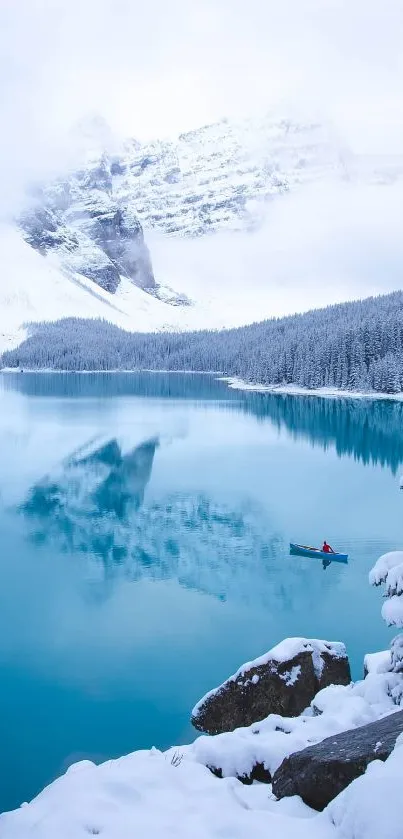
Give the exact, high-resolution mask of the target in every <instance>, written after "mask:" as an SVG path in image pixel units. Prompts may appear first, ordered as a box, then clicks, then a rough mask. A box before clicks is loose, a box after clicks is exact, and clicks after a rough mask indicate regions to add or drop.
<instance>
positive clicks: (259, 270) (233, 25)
mask: <svg viewBox="0 0 403 839" xmlns="http://www.w3.org/2000/svg"><path fill="white" fill-rule="evenodd" d="M402 31H403V6H402V4H401V3H400V2H399V0H385V2H383V3H380V0H367V2H364V0H282V2H281V3H278V2H275V0H250V2H249V3H248V4H245V3H244V2H242V0H204V2H203V3H199V4H190V3H189V2H188V0H171V2H170V3H169V4H166V3H165V2H163V0H149V2H147V3H140V2H133V0H2V4H1V9H0V79H1V90H0V114H1V117H2V133H1V138H0V161H1V162H0V178H1V182H2V196H1V199H0V215H1V216H2V217H3V218H4V217H6V218H7V217H10V216H11V215H12V214H13V213H15V212H16V211H17V210H18V208H19V207H20V205H21V201H22V196H23V195H24V191H25V188H26V185H27V183H29V182H31V181H32V180H34V179H40V178H43V177H51V176H52V175H54V174H56V173H57V172H58V171H60V170H61V169H62V168H64V167H66V165H72V163H73V162H74V161H75V160H76V159H78V155H79V143H78V142H77V136H78V135H77V133H75V134H72V133H71V128H72V126H74V125H75V123H76V122H77V121H79V120H81V119H82V118H83V117H85V116H87V115H88V114H101V115H102V116H103V117H104V118H105V119H106V120H107V121H108V123H109V124H110V126H111V130H112V132H113V133H116V134H117V135H119V136H123V135H134V136H136V137H138V138H140V139H144V140H147V139H148V138H152V137H156V136H172V135H175V134H176V133H177V132H179V131H182V130H186V129H189V128H192V127H197V126H199V125H202V124H205V123H207V122H209V121H213V120H215V119H219V118H220V117H222V116H224V115H226V116H231V115H235V116H239V115H248V114H256V113H264V112H266V111H267V110H268V109H273V110H274V111H276V109H279V110H281V112H282V113H289V114H291V115H296V116H297V118H298V117H299V116H302V117H303V118H312V117H313V118H319V119H323V120H325V121H329V122H330V123H331V125H332V128H333V132H334V137H335V138H337V142H340V144H341V145H342V146H343V147H344V148H346V147H347V148H350V149H352V150H353V151H354V152H355V153H356V154H358V155H362V156H363V159H365V158H366V156H367V155H371V154H377V155H383V156H384V158H387V157H388V156H389V155H395V154H400V152H401V149H402V147H403V108H402V98H403V92H402V91H403V52H402V40H401V33H402ZM401 199H402V194H401V187H399V186H397V185H395V186H387V187H386V186H383V185H382V186H376V185H374V186H372V187H368V186H366V185H365V184H364V185H362V186H360V185H359V184H357V183H355V184H354V185H353V187H351V192H350V193H349V194H347V193H346V189H345V188H344V187H341V186H340V184H333V183H327V184H324V185H323V190H322V191H319V192H317V191H314V190H310V189H305V190H304V191H303V192H301V193H300V194H299V195H297V196H296V197H295V198H291V199H286V200H283V199H281V200H278V201H277V202H276V203H275V206H274V207H269V209H268V213H267V216H266V217H265V222H264V225H263V227H262V229H261V231H260V232H259V233H256V234H254V235H253V236H246V235H240V236H238V237H237V238H236V239H235V238H234V237H229V236H227V235H224V234H220V235H219V236H217V237H216V238H215V240H214V241H213V240H209V241H206V242H172V241H169V242H167V241H162V242H157V244H156V250H155V251H154V252H153V250H152V256H153V258H154V261H156V263H157V266H158V272H159V273H160V274H161V272H162V274H163V276H161V277H160V279H161V280H162V281H165V282H169V283H170V284H171V285H173V286H174V288H178V286H180V285H181V282H180V280H181V277H182V275H186V276H184V279H183V283H182V285H184V284H186V283H187V284H189V283H190V284H191V282H195V283H196V282H199V278H200V282H201V281H202V280H203V282H205V283H206V284H207V285H209V284H211V285H213V286H214V285H215V284H217V283H219V282H221V283H222V282H223V280H225V281H226V282H227V281H228V283H232V284H233V287H234V288H237V287H238V286H244V285H245V281H246V279H247V278H248V277H251V276H252V277H253V282H255V281H256V282H258V284H260V285H261V284H263V285H264V287H265V289H266V290H267V285H266V284H267V282H268V281H269V280H270V283H271V286H272V287H271V295H272V297H271V299H272V300H273V296H274V298H276V295H277V287H278V286H281V287H282V288H283V289H284V288H285V289H286V293H287V295H289V290H290V289H291V290H292V291H293V299H295V305H296V306H298V307H300V305H302V304H303V303H305V302H306V300H307V297H309V299H310V296H312V300H313V301H314V300H315V289H316V288H317V289H318V299H319V297H320V300H321V302H327V301H328V300H329V301H332V300H334V299H336V298H337V299H339V298H341V297H345V296H354V295H355V294H356V292H359V293H360V294H366V293H369V292H371V291H375V290H382V289H389V288H392V287H393V288H394V287H397V285H399V284H400V279H399V264H401V256H402V246H401V244H400V241H399V235H398V229H397V221H396V219H397V217H398V215H399V213H400V210H399V207H401V206H402V202H401ZM400 214H401V213H400ZM148 240H149V241H150V244H151V243H152V241H153V240H155V236H152V235H151V236H148ZM163 258H165V259H166V263H165V265H162V264H161V262H162V259H163ZM175 260H177V261H176V262H175ZM190 270H192V271H193V270H194V272H195V276H194V277H189V271H190ZM175 276H176V277H178V279H179V282H174V280H175ZM301 283H304V284H305V286H306V293H307V296H306V294H305V292H304V294H303V299H302V298H301V300H300V301H299V298H298V295H299V288H300V286H301ZM311 290H312V295H311V294H310V292H311ZM322 298H323V299H322ZM282 300H283V298H281V300H280V299H279V302H278V303H273V308H277V309H279V310H283V308H284V306H283V302H282ZM288 301H289V297H288ZM288 305H290V303H289V302H288Z"/></svg>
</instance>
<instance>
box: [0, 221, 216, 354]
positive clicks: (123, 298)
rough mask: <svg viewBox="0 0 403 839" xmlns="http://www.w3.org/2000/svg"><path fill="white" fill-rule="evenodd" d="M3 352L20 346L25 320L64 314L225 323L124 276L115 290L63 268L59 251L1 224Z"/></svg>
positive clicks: (170, 325)
mask: <svg viewBox="0 0 403 839" xmlns="http://www.w3.org/2000/svg"><path fill="white" fill-rule="evenodd" d="M0 254H1V259H2V272H1V277H0V351H2V350H5V349H11V348H12V347H15V346H17V345H18V344H19V343H20V342H21V341H22V340H24V337H25V335H26V331H25V329H24V325H25V324H29V323H33V322H39V321H53V320H58V319H59V318H63V317H83V318H104V319H105V320H108V321H110V322H111V323H114V324H116V325H117V326H120V327H122V328H123V329H127V330H129V331H140V332H148V331H158V330H162V329H173V330H181V329H195V328H197V327H199V326H201V325H203V324H204V325H206V326H212V327H219V326H223V325H224V324H223V323H222V319H220V315H219V314H218V313H215V312H214V310H212V309H211V308H210V307H209V305H208V302H207V303H206V304H205V305H202V304H200V305H197V304H195V306H184V307H179V306H171V305H169V304H167V303H163V302H162V301H161V300H158V299H157V298H155V297H153V296H151V295H150V294H147V293H146V292H144V291H143V290H142V289H140V288H138V287H137V286H135V285H133V283H131V282H130V281H129V280H128V279H125V278H122V280H121V283H120V285H119V288H118V290H117V292H116V293H115V294H110V293H109V292H108V291H105V290H104V289H102V288H101V287H100V286H98V285H97V284H96V283H94V282H93V281H92V280H90V279H87V278H86V277H84V276H82V275H79V274H76V275H72V274H69V273H67V272H65V271H63V270H62V268H61V266H60V263H59V261H58V257H57V255H56V256H54V257H52V256H51V255H49V256H46V257H45V256H42V255H41V254H39V253H38V252H37V251H35V250H34V249H33V248H32V247H31V246H30V245H28V244H27V243H26V242H24V240H23V238H22V236H21V234H20V233H19V232H18V230H16V229H15V228H13V227H11V226H8V225H3V226H2V227H1V228H0Z"/></svg>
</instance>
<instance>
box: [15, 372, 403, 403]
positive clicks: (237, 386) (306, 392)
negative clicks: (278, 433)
mask: <svg viewBox="0 0 403 839" xmlns="http://www.w3.org/2000/svg"><path fill="white" fill-rule="evenodd" d="M2 373H4V374H7V373H15V374H17V373H18V374H20V375H25V376H26V375H31V376H32V375H35V374H40V375H42V374H47V375H49V374H57V375H63V374H64V375H66V376H72V375H79V376H94V375H98V376H99V375H102V376H106V375H119V374H121V375H123V374H124V375H135V374H138V373H154V374H156V375H159V374H162V373H164V374H169V375H172V376H178V375H180V376H212V377H214V378H215V379H216V381H218V382H224V383H225V384H226V385H227V386H228V387H229V388H231V390H240V391H244V392H247V391H249V392H251V393H267V394H272V395H274V396H275V395H276V394H278V395H283V396H316V397H318V398H322V399H372V400H376V399H379V400H387V401H392V402H403V391H399V393H385V392H383V391H376V390H367V391H364V390H338V389H337V388H330V387H321V388H305V387H301V386H299V385H292V384H284V385H274V384H273V385H263V384H258V383H256V384H254V383H252V382H247V381H245V380H244V379H240V378H238V377H237V376H223V375H222V373H221V372H220V371H218V370H164V369H163V368H162V369H161V370H150V369H147V368H145V367H141V368H138V369H136V370H133V369H131V370H117V369H113V370H60V369H57V370H56V369H53V368H46V367H42V368H40V369H38V370H32V369H23V370H21V369H20V368H18V367H3V368H0V374H2Z"/></svg>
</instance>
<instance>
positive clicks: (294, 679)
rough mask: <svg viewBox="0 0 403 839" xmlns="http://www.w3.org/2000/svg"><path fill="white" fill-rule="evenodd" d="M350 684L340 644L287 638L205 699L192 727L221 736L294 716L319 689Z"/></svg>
mask: <svg viewBox="0 0 403 839" xmlns="http://www.w3.org/2000/svg"><path fill="white" fill-rule="evenodd" d="M350 680H351V675H350V665H349V662H348V658H347V654H346V648H345V646H344V644H342V643H340V642H329V641H317V640H307V639H306V638H288V639H287V640H286V641H283V642H282V643H281V644H278V645H277V646H276V647H274V648H273V649H272V650H269V652H268V653H266V654H265V655H263V656H261V657H260V658H257V659H256V660H255V661H250V662H248V663H247V664H244V665H242V667H241V668H240V669H239V670H238V671H237V673H235V674H234V675H233V676H231V677H230V678H229V679H227V681H226V682H224V684H222V685H221V686H220V687H218V688H216V689H215V690H213V691H210V692H209V693H208V694H207V695H206V696H204V697H203V699H201V700H200V702H198V704H197V705H196V707H195V708H194V709H193V711H192V723H193V725H194V726H195V728H197V729H199V730H200V731H205V732H207V733H208V734H219V733H222V732H224V731H233V730H234V729H235V728H239V727H240V726H247V725H251V724H252V723H254V722H257V721H258V720H261V719H264V718H265V717H267V716H268V715H269V714H282V715H284V716H291V717H292V716H297V715H298V714H300V713H301V712H302V711H303V710H304V709H305V708H306V707H307V706H308V705H309V704H310V702H311V701H312V699H313V697H314V696H315V694H316V693H317V692H318V691H319V690H321V689H322V688H324V687H327V685H329V684H344V685H346V684H349V682H350Z"/></svg>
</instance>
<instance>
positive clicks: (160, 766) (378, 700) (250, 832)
mask: <svg viewBox="0 0 403 839" xmlns="http://www.w3.org/2000/svg"><path fill="white" fill-rule="evenodd" d="M370 582H371V583H372V584H373V585H381V584H385V586H386V597H387V599H388V600H387V602H388V603H389V604H390V603H393V609H392V613H393V614H391V615H390V614H385V609H384V610H383V612H384V615H383V616H384V618H385V619H386V620H387V622H388V623H390V624H395V625H396V626H397V627H399V628H401V627H402V626H403V609H402V604H403V552H397V551H396V552H393V553H389V554H385V555H384V556H383V557H381V558H380V559H379V560H378V562H377V563H376V565H375V567H374V568H373V569H372V572H371V574H370ZM307 643H310V644H311V645H312V646H313V649H314V654H315V651H316V652H318V653H319V654H320V651H321V647H320V644H321V642H316V641H312V642H307V640H306V639H288V640H286V641H285V642H282V644H280V645H278V646H277V647H275V648H274V650H271V651H270V654H267V655H270V658H273V656H274V658H276V659H281V660H283V659H284V657H285V658H286V659H287V657H288V660H290V661H291V660H292V656H293V655H295V654H296V653H298V652H300V651H302V650H303V649H305V648H306V645H307ZM342 648H343V650H344V647H343V645H338V644H333V652H334V654H335V655H336V656H337V655H338V654H339V651H340V654H341V652H342ZM402 649H403V644H402V636H401V635H399V636H397V638H395V639H394V641H393V642H392V646H391V651H386V652H383V653H376V654H372V655H367V656H366V657H365V672H366V674H367V675H366V677H365V679H363V680H361V681H358V682H355V683H350V684H349V685H346V686H344V685H330V686H329V687H326V688H324V689H323V690H321V691H319V693H317V694H316V696H315V697H314V699H313V700H312V702H311V705H310V706H309V707H308V708H306V709H305V711H304V712H303V713H302V714H301V715H300V716H299V717H292V718H286V717H281V716H279V715H278V714H270V715H269V716H268V717H267V718H266V719H264V720H262V721H260V722H256V723H254V724H253V725H251V726H248V727H245V728H238V729H235V731H231V732H228V733H224V734H218V735H216V736H214V737H207V736H202V737H198V738H196V740H195V741H194V743H192V744H191V745H189V746H182V747H177V748H172V749H170V750H168V751H167V752H165V753H163V752H160V751H158V750H157V749H154V748H153V749H151V750H149V751H139V752H134V753H133V754H130V755H127V756H126V757H122V758H119V759H118V760H111V761H107V762H106V763H103V764H101V765H100V766H96V765H95V764H93V763H91V762H90V761H82V762H80V763H78V764H75V765H74V766H71V767H70V769H69V770H68V771H67V772H66V774H65V775H64V776H62V777H61V778H59V779H58V780H56V781H54V782H53V783H52V784H50V786H48V787H47V788H46V789H45V790H44V791H43V792H42V793H41V794H40V795H38V796H37V797H36V798H35V799H34V800H33V801H31V803H30V804H25V805H23V806H22V807H20V808H19V809H18V810H15V811H13V812H11V813H5V814H3V815H2V816H0V839H30V837H32V839H56V837H57V839H85V837H88V836H101V837H102V839H134V837H148V836H150V837H156V839H159V837H161V839H165V837H166V838H167V839H168V837H175V839H182V837H183V839H190V837H191V839H249V837H251V836H253V837H254V839H259V837H262V839H263V837H265V839H267V838H268V837H270V839H332V837H333V839H402V836H403V828H402V819H401V802H400V797H401V787H402V778H403V735H401V736H400V737H398V739H397V741H396V745H395V748H394V750H393V751H392V753H391V754H390V756H389V757H388V759H387V760H386V761H385V763H383V762H382V761H380V760H374V761H373V762H372V763H370V764H369V767H368V768H367V771H366V773H365V774H364V775H362V776H361V777H359V778H357V779H356V780H355V781H353V782H352V783H351V784H350V785H349V786H348V787H347V788H346V789H345V790H344V791H343V792H341V793H340V794H339V795H338V796H337V797H336V798H335V799H334V800H333V801H331V803H330V804H329V805H328V806H327V807H326V809H325V810H324V811H323V812H322V813H317V812H315V811H313V810H311V809H310V808H309V807H307V806H306V805H305V804H304V803H303V802H302V800H301V799H300V798H299V797H291V798H284V799H282V800H280V801H277V800H276V799H275V798H274V796H273V794H272V790H271V786H270V785H268V784H261V783H254V784H252V785H250V786H247V785H244V784H242V783H241V782H240V781H239V780H238V779H237V776H243V775H247V774H248V773H250V772H251V770H252V768H253V766H254V765H256V764H258V763H262V764H263V765H264V767H265V768H266V769H268V770H269V771H270V773H271V775H272V774H273V773H274V772H275V770H276V769H277V768H278V767H279V766H280V765H281V763H282V761H283V759H284V758H285V757H286V756H288V755H290V754H292V753H293V752H297V751H299V750H301V749H303V748H305V747H306V746H308V745H312V744H314V743H318V742H320V741H321V740H324V739H325V738H327V737H331V736H335V735H336V734H338V733H340V732H342V731H346V730H349V729H351V728H356V727H358V726H362V725H365V724H366V723H369V722H373V721H374V720H377V719H380V718H382V717H384V716H387V715H389V714H392V713H394V712H395V711H397V710H398V709H399V708H402V707H403V665H402ZM267 655H266V656H264V657H263V658H262V657H260V658H259V659H256V660H255V661H254V662H248V664H247V665H244V666H243V668H241V670H240V671H239V673H243V672H244V670H245V671H247V670H249V669H250V668H251V667H253V666H254V665H259V664H262V663H264V662H265V661H266V659H267ZM315 661H316V665H317V666H320V656H316V658H315ZM236 675H238V674H235V675H234V677H232V679H234V678H236ZM209 766H210V767H214V768H216V769H217V768H219V769H220V772H221V774H222V776H223V777H222V778H218V777H216V776H215V775H214V774H213V773H212V772H211V771H210V770H209V769H208V767H209Z"/></svg>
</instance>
